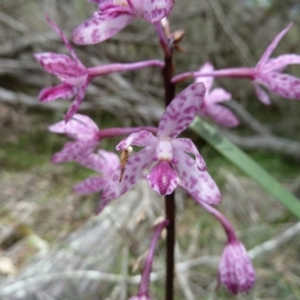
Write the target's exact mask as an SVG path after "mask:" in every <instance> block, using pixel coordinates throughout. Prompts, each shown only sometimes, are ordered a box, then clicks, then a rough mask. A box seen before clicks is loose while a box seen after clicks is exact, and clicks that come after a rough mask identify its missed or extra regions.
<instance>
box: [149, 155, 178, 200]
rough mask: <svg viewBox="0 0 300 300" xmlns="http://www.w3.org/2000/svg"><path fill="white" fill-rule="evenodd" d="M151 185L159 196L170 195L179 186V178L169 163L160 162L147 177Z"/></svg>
mask: <svg viewBox="0 0 300 300" xmlns="http://www.w3.org/2000/svg"><path fill="white" fill-rule="evenodd" d="M147 179H148V182H149V185H150V187H151V188H152V189H154V190H155V191H156V192H157V193H158V194H161V195H169V194H171V193H172V192H173V191H174V190H175V188H176V187H177V186H178V183H179V178H178V176H177V174H176V172H175V171H174V169H173V168H172V167H171V165H170V163H169V162H167V161H159V162H158V163H157V164H156V165H155V166H154V167H153V168H152V170H151V171H150V174H149V175H148V176H147Z"/></svg>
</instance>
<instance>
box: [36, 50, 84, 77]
mask: <svg viewBox="0 0 300 300" xmlns="http://www.w3.org/2000/svg"><path fill="white" fill-rule="evenodd" d="M34 57H35V58H36V60H37V61H38V62H39V63H40V64H41V66H42V67H43V68H44V69H45V70H46V71H47V72H48V73H50V74H54V75H56V76H58V77H61V78H63V79H65V80H67V79H71V78H78V79H80V78H81V77H82V76H85V75H86V74H87V72H86V69H85V68H83V67H81V66H79V65H78V64H77V63H76V62H75V61H74V60H73V59H72V58H70V57H69V56H67V55H65V54H57V53H53V52H45V53H36V54H34Z"/></svg>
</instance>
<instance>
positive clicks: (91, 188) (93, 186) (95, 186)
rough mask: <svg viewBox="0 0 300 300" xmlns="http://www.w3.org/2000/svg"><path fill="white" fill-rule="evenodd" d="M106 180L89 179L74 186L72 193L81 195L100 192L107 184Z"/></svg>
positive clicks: (98, 178)
mask: <svg viewBox="0 0 300 300" xmlns="http://www.w3.org/2000/svg"><path fill="white" fill-rule="evenodd" d="M107 180H108V179H107V178H102V177H101V176H97V177H89V178H87V179H85V180H83V181H81V182H79V183H78V184H76V185H75V186H74V191H75V192H77V193H79V194H82V195H86V194H91V193H96V192H100V191H101V190H102V189H103V188H104V187H105V185H106V184H107Z"/></svg>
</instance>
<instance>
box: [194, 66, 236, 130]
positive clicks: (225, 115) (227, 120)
mask: <svg viewBox="0 0 300 300" xmlns="http://www.w3.org/2000/svg"><path fill="white" fill-rule="evenodd" d="M213 70H214V67H213V65H212V64H211V63H205V64H204V65H203V66H202V67H201V68H200V69H199V72H200V73H209V72H211V71H213ZM195 82H203V83H204V85H205V88H206V95H205V98H204V101H203V103H202V105H201V106H200V109H199V111H198V115H199V116H200V117H202V116H204V117H210V118H211V119H213V120H214V121H215V122H216V123H218V124H220V125H222V126H226V127H236V126H238V125H239V120H238V118H237V117H236V116H235V114H234V113H233V112H232V111H231V110H229V109H228V108H226V107H224V106H222V105H219V103H220V102H224V101H229V100H230V99H231V94H230V93H228V92H227V91H225V90H224V89H222V88H216V89H212V86H213V82H214V78H213V77H198V78H196V80H195Z"/></svg>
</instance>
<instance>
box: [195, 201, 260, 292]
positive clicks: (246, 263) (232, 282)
mask: <svg viewBox="0 0 300 300" xmlns="http://www.w3.org/2000/svg"><path fill="white" fill-rule="evenodd" d="M197 202H198V203H199V204H200V205H201V206H202V207H203V208H204V209H205V210H206V211H208V212H209V213H210V214H212V215H213V216H214V217H215V218H216V219H218V221H220V223H221V224H222V226H223V228H224V230H225V232H226V235H227V242H226V244H225V246H224V250H223V253H222V257H221V259H220V263H219V271H218V282H219V284H220V283H222V284H223V285H224V286H225V287H226V288H227V289H228V290H229V291H230V292H232V293H233V294H238V293H247V292H248V291H249V290H250V289H251V288H252V287H253V285H254V284H255V270H254V267H253V265H252V262H251V260H250V258H249V256H248V253H247V250H246V249H245V247H244V245H243V244H242V243H241V242H240V241H239V240H238V239H237V237H236V235H235V232H234V229H233V227H232V225H231V223H230V222H229V221H228V220H227V218H226V217H225V216H224V215H223V214H221V213H220V212H219V211H218V210H216V209H215V208H214V207H212V206H210V205H208V204H207V203H204V202H203V201H198V200H197Z"/></svg>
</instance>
